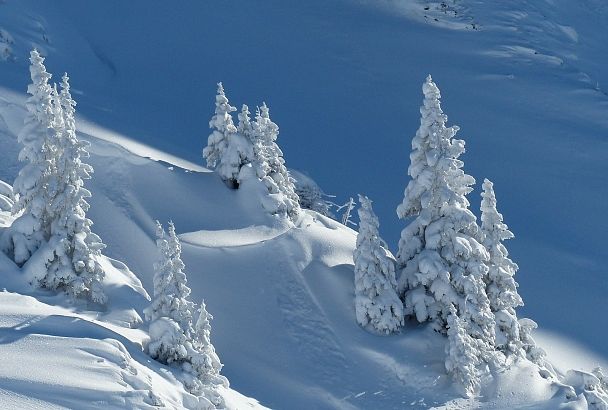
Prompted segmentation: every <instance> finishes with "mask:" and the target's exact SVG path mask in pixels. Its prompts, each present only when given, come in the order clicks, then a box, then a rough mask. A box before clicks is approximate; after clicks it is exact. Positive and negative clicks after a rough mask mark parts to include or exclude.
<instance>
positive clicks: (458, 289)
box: [397, 76, 495, 377]
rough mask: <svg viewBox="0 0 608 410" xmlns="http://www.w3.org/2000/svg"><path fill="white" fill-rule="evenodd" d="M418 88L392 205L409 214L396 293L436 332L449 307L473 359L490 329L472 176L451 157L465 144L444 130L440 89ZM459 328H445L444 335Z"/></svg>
mask: <svg viewBox="0 0 608 410" xmlns="http://www.w3.org/2000/svg"><path fill="white" fill-rule="evenodd" d="M422 89H423V92H424V103H423V106H422V107H421V109H420V113H421V115H422V117H421V120H420V127H419V128H418V131H417V132H416V136H415V137H414V139H413V140H412V153H411V155H410V159H411V164H410V166H409V168H408V174H409V175H410V177H411V180H410V182H409V183H408V185H407V187H406V189H405V195H404V199H403V202H402V203H401V204H400V205H399V206H398V207H397V214H398V216H399V218H401V219H407V218H414V219H413V220H412V221H411V222H410V223H409V225H408V226H406V227H405V229H403V231H402V233H401V239H400V241H399V249H398V253H397V263H398V268H400V270H401V276H400V277H399V282H398V290H399V292H400V294H401V295H402V296H403V298H404V303H405V313H406V315H414V316H415V317H416V319H417V320H418V321H419V322H427V321H429V322H431V323H432V325H433V327H434V329H436V330H437V331H440V332H443V333H445V332H446V329H447V328H448V315H450V312H452V310H453V309H455V311H456V313H455V317H453V318H451V319H450V320H452V321H456V317H457V318H458V321H461V322H463V323H466V326H464V327H463V326H460V327H462V328H463V329H464V331H466V333H467V335H468V336H470V337H471V338H474V339H476V341H475V344H474V345H473V347H474V348H475V349H477V350H476V353H475V355H476V357H485V358H488V355H489V352H491V350H492V349H493V345H494V331H495V329H494V327H495V323H494V315H493V314H492V312H491V310H490V303H489V300H488V297H487V295H486V291H485V282H484V279H485V276H486V275H487V271H488V268H487V266H486V262H487V261H488V260H489V254H488V252H487V250H486V249H485V248H484V246H483V245H482V244H480V243H479V241H478V240H477V239H476V238H479V236H480V233H479V227H478V225H477V221H476V217H475V215H473V213H472V212H471V211H470V210H469V201H468V200H467V198H466V195H467V194H468V193H470V192H471V190H472V188H471V185H473V184H474V183H475V179H474V178H473V177H471V176H470V175H467V174H465V173H464V171H463V170H462V167H463V165H464V164H463V162H462V161H461V160H459V159H458V158H459V157H460V155H461V154H462V153H463V152H464V141H462V140H459V139H455V138H454V136H455V135H456V132H457V131H458V127H456V126H452V127H446V125H445V124H446V122H447V116H446V115H445V114H444V113H443V111H442V110H441V104H440V97H441V94H440V92H439V89H438V88H437V86H436V85H435V83H434V82H433V80H432V78H431V76H429V77H427V79H426V82H425V83H424V85H423V87H422ZM453 316H454V315H453ZM458 321H456V322H457V323H458ZM459 332H461V331H460V330H459V331H458V332H456V331H455V330H452V331H451V332H448V338H449V339H453V338H454V337H456V335H457V334H459ZM459 337H460V336H459ZM449 343H456V342H455V341H453V340H450V341H449ZM456 344H458V343H456ZM457 363H458V362H457ZM455 366H458V365H457V364H452V365H450V366H448V368H449V369H452V373H453V374H456V373H457V372H456V371H455V370H454V369H455V368H456V367H455ZM459 377H460V376H459Z"/></svg>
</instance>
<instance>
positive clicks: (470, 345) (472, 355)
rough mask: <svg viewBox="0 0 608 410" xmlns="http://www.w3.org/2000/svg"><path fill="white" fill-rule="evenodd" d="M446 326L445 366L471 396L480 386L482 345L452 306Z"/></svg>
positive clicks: (468, 395) (465, 392)
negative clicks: (480, 352) (472, 335)
mask: <svg viewBox="0 0 608 410" xmlns="http://www.w3.org/2000/svg"><path fill="white" fill-rule="evenodd" d="M447 328H448V331H447V334H448V342H447V343H446V348H445V350H446V360H445V368H446V370H447V371H448V373H450V374H451V375H452V378H453V379H454V380H455V381H456V382H457V383H458V384H459V385H460V386H462V388H463V389H464V394H465V395H466V396H467V397H471V396H473V395H474V394H475V393H477V391H478V390H479V386H480V374H481V372H480V367H481V366H482V364H483V362H482V358H481V356H480V355H479V351H480V348H481V349H483V346H481V347H480V346H479V343H480V342H481V341H480V340H479V339H475V338H473V337H471V335H470V334H469V332H468V331H467V323H466V321H465V320H463V319H461V318H459V317H458V314H457V313H456V309H455V308H454V306H451V307H450V313H449V314H448V318H447Z"/></svg>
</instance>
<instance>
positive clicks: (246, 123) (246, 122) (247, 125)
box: [237, 104, 252, 137]
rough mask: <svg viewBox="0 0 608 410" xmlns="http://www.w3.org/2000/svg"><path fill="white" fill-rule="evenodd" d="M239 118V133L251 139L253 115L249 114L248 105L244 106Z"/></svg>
mask: <svg viewBox="0 0 608 410" xmlns="http://www.w3.org/2000/svg"><path fill="white" fill-rule="evenodd" d="M238 117H239V126H238V128H237V130H238V132H239V133H240V134H241V135H243V136H246V137H249V136H250V135H251V131H252V125H251V114H250V113H249V107H248V106H247V105H246V104H243V107H242V108H241V112H240V113H239V115H238Z"/></svg>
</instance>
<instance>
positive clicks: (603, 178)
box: [0, 0, 608, 356]
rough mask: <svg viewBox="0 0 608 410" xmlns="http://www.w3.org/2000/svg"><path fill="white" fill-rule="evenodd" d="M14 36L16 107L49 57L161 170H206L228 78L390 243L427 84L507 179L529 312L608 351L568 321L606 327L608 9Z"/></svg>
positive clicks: (538, 5)
mask: <svg viewBox="0 0 608 410" xmlns="http://www.w3.org/2000/svg"><path fill="white" fill-rule="evenodd" d="M442 4H445V5H446V7H442ZM93 16H95V18H92V17H93ZM0 29H2V30H4V31H3V33H5V34H2V35H1V36H0V43H2V44H6V46H3V47H4V49H5V50H6V49H7V47H8V48H10V50H11V53H10V56H9V57H8V58H7V60H8V61H6V62H2V63H0V64H2V73H3V75H2V78H1V79H0V84H2V85H3V86H5V87H7V88H10V89H12V90H14V91H17V92H19V93H21V92H22V90H23V89H24V88H23V87H24V84H27V66H26V64H27V61H26V56H27V52H28V51H29V49H30V47H31V46H32V45H35V46H38V47H40V48H41V49H43V50H44V51H46V52H47V53H48V54H49V56H50V57H51V58H49V59H48V64H49V69H50V71H52V72H56V73H60V72H62V71H63V70H67V71H69V72H70V75H71V77H72V80H73V81H72V82H73V86H74V88H75V94H76V93H77V94H78V95H76V98H77V100H78V103H79V106H78V109H79V112H80V113H81V114H84V116H85V117H88V118H90V119H92V120H94V122H95V123H99V124H101V125H102V126H103V127H105V128H107V129H111V130H113V132H115V133H116V134H120V135H129V136H130V137H131V138H133V139H135V140H136V141H137V142H139V143H142V144H144V145H148V146H152V147H154V148H155V149H156V153H152V152H151V153H150V154H149V155H150V156H152V157H154V158H156V157H158V155H157V154H158V152H159V151H165V152H168V153H169V154H171V155H172V156H173V157H175V156H177V157H182V158H185V159H186V160H188V161H191V162H194V163H200V151H201V148H202V145H203V140H204V138H205V137H206V135H207V133H208V131H207V120H208V118H209V117H210V116H211V110H212V101H213V95H212V93H213V90H214V88H215V83H216V82H217V81H219V80H222V81H224V83H225V85H226V87H227V91H228V93H229V96H230V98H231V100H232V101H233V102H235V103H237V104H240V103H243V102H245V103H248V104H249V105H250V106H251V107H253V106H255V105H256V104H259V103H260V102H261V101H262V100H267V102H268V103H269V104H270V107H271V109H272V112H273V116H274V118H275V120H276V122H277V123H278V124H279V125H280V127H281V130H282V132H281V138H280V141H281V146H282V148H283V150H284V152H285V154H286V158H287V161H288V165H290V166H291V167H294V168H296V169H301V170H305V171H307V172H309V173H310V174H311V176H312V177H313V178H314V179H315V180H316V181H317V182H319V183H320V185H321V186H322V187H323V188H324V189H325V190H326V191H327V192H329V193H334V194H337V195H338V197H339V198H338V199H346V198H348V197H350V196H354V195H355V194H356V193H358V192H363V193H365V194H366V195H368V196H369V197H370V198H372V199H374V200H375V202H374V203H375V209H376V211H377V213H378V214H379V217H380V220H381V221H382V230H383V232H382V236H383V237H384V238H385V239H386V240H387V241H388V242H389V244H392V245H393V246H395V244H396V243H397V239H398V235H399V231H400V230H401V228H402V226H403V225H402V223H399V222H398V221H397V220H396V217H395V206H396V204H398V203H399V201H400V198H401V195H402V189H403V187H404V186H405V183H406V182H407V178H406V175H405V172H406V169H407V161H408V152H409V141H410V138H411V136H412V135H413V133H414V131H415V129H416V128H417V125H418V120H419V118H418V108H419V105H420V83H421V81H422V80H423V79H424V78H425V76H426V75H427V74H428V73H432V74H433V77H434V78H435V80H436V81H437V83H438V84H439V86H440V88H441V90H442V92H443V95H444V98H443V101H444V108H445V111H446V112H447V114H448V115H449V116H450V121H451V122H453V123H455V124H458V125H460V126H461V128H462V131H461V133H462V136H463V137H464V138H465V139H466V140H467V154H466V155H465V158H464V159H465V161H466V168H467V171H468V172H469V173H470V174H472V175H473V176H475V177H476V178H477V179H478V180H482V179H483V178H484V177H488V178H490V179H492V180H493V181H494V182H495V184H496V190H497V194H498V195H499V197H500V198H501V208H502V212H503V213H504V215H505V217H506V220H507V222H508V223H509V225H510V226H511V228H512V229H513V231H514V232H515V234H516V235H517V240H516V241H513V242H512V244H511V250H512V255H513V257H514V259H515V260H516V261H517V262H518V263H519V264H520V266H521V271H520V275H519V278H518V280H519V282H520V283H521V285H522V287H521V291H522V292H521V293H522V295H523V296H524V299H525V300H526V302H527V303H526V306H525V307H524V308H523V312H524V314H526V315H529V316H532V317H534V318H535V319H536V320H537V321H538V322H539V323H540V324H541V326H543V327H546V328H548V329H550V330H552V331H555V332H558V333H563V334H565V335H568V336H570V337H573V338H576V339H578V340H579V341H580V342H581V343H582V344H584V345H586V346H587V347H589V348H591V349H593V350H595V351H596V352H597V353H599V354H601V355H604V356H606V355H608V351H607V350H606V346H607V344H606V343H604V342H603V340H604V339H605V338H606V337H607V336H608V335H607V334H606V330H605V329H608V322H607V321H608V318H606V317H600V318H597V319H596V321H591V320H584V318H583V320H581V314H579V313H573V309H572V308H571V307H572V306H577V311H578V312H592V311H598V310H600V309H601V308H602V301H603V300H604V299H605V297H604V296H603V295H605V294H606V292H608V281H607V280H606V269H605V266H604V264H603V259H604V257H605V249H604V246H603V240H602V238H603V237H602V234H601V232H603V231H605V230H606V229H608V226H607V225H606V221H605V218H602V215H603V210H604V208H605V204H606V198H607V197H608V180H607V178H608V176H607V175H606V173H605V172H604V170H605V165H604V164H605V163H606V160H607V159H608V144H607V143H606V135H608V116H606V112H607V110H608V96H607V95H606V90H605V88H606V86H605V84H608V77H607V75H608V74H607V72H606V70H604V69H603V67H605V65H606V60H605V57H604V56H606V55H608V50H607V47H608V43H606V41H605V38H607V37H608V10H607V8H606V5H605V3H604V2H603V1H601V0H583V1H576V2H565V1H561V2H556V1H550V0H540V1H534V2H531V1H527V0H514V1H509V2H502V3H494V2H482V1H476V0H456V1H450V2H440V1H426V0H416V1H400V0H382V1H368V0H332V1H322V0H310V1H306V2H284V1H278V0H272V1H267V2H262V3H251V2H248V1H237V2H231V3H216V2H197V1H184V2H180V3H179V4H168V3H167V4H165V3H163V4H161V3H158V4H155V7H150V6H149V4H148V3H147V2H143V1H141V0H135V1H130V2H124V3H121V4H115V3H112V2H104V1H89V2H86V3H85V2H76V1H72V0H58V1H54V2H46V3H40V2H35V1H30V0H19V1H16V0H7V1H5V2H3V3H2V4H0ZM9 37H10V38H9ZM236 62H238V63H236ZM0 103H1V100H0ZM2 126H3V124H2V122H1V121H0V128H2ZM319 147H323V149H319ZM6 149H12V148H6ZM6 154H7V155H12V154H15V152H6ZM379 158H381V159H382V160H378V159H379ZM336 161H338V162H339V163H340V166H339V167H336V166H335V163H336ZM0 172H2V173H4V174H3V176H4V177H9V176H10V177H12V176H13V175H14V174H15V172H16V170H15V169H9V170H6V169H2V170H0ZM8 179H9V180H10V179H11V178H8ZM223 195H226V194H223ZM472 203H473V207H475V208H476V207H477V206H478V204H479V202H478V197H477V198H476V195H474V196H473V197H472ZM193 229H198V227H193ZM563 283H568V286H562V284H563ZM557 301H560V302H557ZM548 305H549V306H551V308H550V309H547V308H546V306H548ZM597 321H599V323H597ZM598 329H599V330H598ZM598 331H599V332H600V334H599V335H598ZM598 336H599V337H598Z"/></svg>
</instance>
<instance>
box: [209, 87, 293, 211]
mask: <svg viewBox="0 0 608 410" xmlns="http://www.w3.org/2000/svg"><path fill="white" fill-rule="evenodd" d="M234 111H236V108H235V107H233V106H231V105H230V103H229V101H228V98H227V97H226V94H225V92H224V87H223V86H222V83H219V84H218V88H217V96H216V97H215V114H214V115H213V117H212V118H211V121H210V122H209V127H210V128H211V129H212V132H211V134H210V135H209V138H208V142H207V146H206V147H205V149H204V150H203V157H204V158H205V160H206V161H207V165H208V166H209V167H211V168H213V169H214V170H215V171H216V172H217V173H218V174H219V176H220V177H221V178H222V180H223V181H224V182H225V183H226V184H227V185H228V186H229V187H231V188H234V189H238V188H239V186H240V185H241V184H242V183H243V182H245V181H251V180H254V179H256V180H258V181H261V183H262V184H263V185H264V186H265V187H266V190H267V195H266V196H265V198H263V200H262V205H263V206H264V208H265V209H266V210H267V211H268V212H270V213H271V214H275V215H284V216H287V217H289V218H291V219H295V217H296V216H297V214H298V212H299V209H300V206H299V197H298V195H297V194H296V188H295V185H294V179H293V178H292V177H291V176H290V175H289V172H288V171H287V167H286V166H285V160H284V159H283V152H282V151H281V149H280V148H279V146H278V145H277V142H276V141H277V137H278V135H279V127H278V126H277V124H275V123H274V122H272V120H271V119H270V110H269V108H268V106H266V103H263V104H262V106H261V107H257V108H256V115H255V119H254V120H253V121H251V114H250V113H249V107H248V106H247V105H243V107H242V109H241V112H240V113H239V114H238V125H237V126H235V125H234V121H233V118H232V113H233V112H234Z"/></svg>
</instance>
